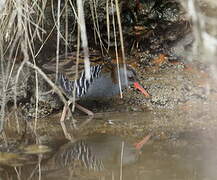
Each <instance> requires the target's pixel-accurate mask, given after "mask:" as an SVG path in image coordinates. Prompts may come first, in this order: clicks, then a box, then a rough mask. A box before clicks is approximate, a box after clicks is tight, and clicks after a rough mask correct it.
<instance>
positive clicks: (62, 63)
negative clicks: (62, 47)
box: [42, 51, 104, 81]
mask: <svg viewBox="0 0 217 180" xmlns="http://www.w3.org/2000/svg"><path fill="white" fill-rule="evenodd" d="M89 59H90V63H91V66H94V65H97V64H103V63H104V61H103V57H102V56H101V53H100V52H99V51H91V52H90V53H89ZM76 61H77V59H76V52H72V53H69V54H68V55H67V56H65V55H60V56H59V62H58V73H62V74H64V76H65V77H66V78H67V79H68V80H72V81H73V80H75V79H77V78H79V76H80V74H81V72H82V71H84V55H83V52H81V53H80V55H79V59H78V61H79V63H78V67H76ZM56 63H57V59H56V58H53V59H51V60H50V61H49V62H48V63H46V64H44V65H43V66H42V68H43V70H45V72H46V73H47V74H48V75H49V76H51V77H53V78H54V77H55V74H56ZM76 69H78V77H76Z"/></svg>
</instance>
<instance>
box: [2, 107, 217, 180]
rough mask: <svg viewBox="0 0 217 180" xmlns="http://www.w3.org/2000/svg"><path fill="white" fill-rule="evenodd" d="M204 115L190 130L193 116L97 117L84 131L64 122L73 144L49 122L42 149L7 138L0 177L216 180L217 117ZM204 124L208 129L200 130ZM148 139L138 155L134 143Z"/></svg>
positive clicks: (41, 134)
mask: <svg viewBox="0 0 217 180" xmlns="http://www.w3.org/2000/svg"><path fill="white" fill-rule="evenodd" d="M197 109H198V108H197ZM198 110H199V111H200V112H201V109H198ZM205 111H206V110H204V112H203V113H202V114H203V115H202V114H200V115H199V117H200V118H201V119H198V121H196V122H195V119H194V120H193V119H192V122H191V123H193V126H191V127H190V128H188V127H189V124H190V123H189V121H191V118H190V115H189V116H186V113H184V112H182V113H181V111H179V113H177V111H176V112H174V111H169V110H167V111H165V110H158V111H155V112H153V111H149V112H144V113H136V112H135V113H105V114H97V115H96V116H95V118H94V119H92V120H91V121H90V122H89V123H88V124H86V125H85V127H82V128H80V130H73V129H72V128H70V124H71V121H67V122H66V127H67V130H68V131H69V133H70V134H71V135H74V134H76V135H74V137H75V138H74V139H73V140H72V141H69V140H66V139H65V138H64V136H63V133H62V131H61V128H60V124H59V123H58V120H59V119H58V118H56V119H54V118H53V119H52V121H51V119H48V121H50V124H49V126H50V128H52V130H53V132H52V130H49V128H48V127H47V128H45V129H46V131H43V130H41V132H40V131H38V137H37V140H38V141H39V142H40V145H37V144H36V143H35V142H36V139H34V137H33V138H32V137H31V138H30V137H28V136H27V138H26V139H24V140H23V141H22V142H18V140H14V141H12V140H10V139H9V141H8V142H9V147H10V148H3V143H2V144H1V150H2V153H0V164H1V168H0V174H1V178H2V179H40V178H41V179H120V177H122V179H125V180H128V179H129V180H130V179H138V180H140V179H141V180H142V179H151V180H152V179H153V180H158V179H161V180H168V179H177V180H178V179H180V180H181V179H182V180H183V179H184V180H189V179H190V180H194V179H195V180H205V179H206V180H208V179H216V176H217V173H216V168H217V158H216V157H217V145H216V137H217V133H216V131H215V129H214V127H213V124H212V125H211V124H210V122H211V121H212V119H213V116H207V113H206V112H205ZM175 114H176V115H175ZM195 114H198V112H197V113H196V112H195ZM191 117H192V116H191ZM194 118H195V117H194ZM84 119H85V118H83V119H79V122H82V121H83V120H84ZM202 119H203V120H204V121H205V120H207V126H205V125H204V124H203V126H201V125H197V124H198V122H199V121H202ZM79 122H77V125H79ZM160 122H161V123H160ZM165 122H167V123H165ZM169 122H171V124H170V123H169ZM177 122H179V123H177ZM213 123H214V124H216V122H215V121H214V120H213ZM44 124H46V122H44ZM44 124H43V125H42V126H43V127H44V126H45V125H44ZM163 124H164V125H163ZM39 126H40V125H39ZM39 129H40V128H39ZM71 130H72V131H71ZM72 132H74V134H73V133H72ZM54 134H55V135H54ZM87 134H89V135H88V136H87ZM147 135H151V138H150V139H148V140H147V142H146V143H145V144H144V146H143V147H142V149H140V150H137V149H136V148H135V143H137V142H139V141H140V140H141V139H142V138H143V137H144V136H147ZM76 137H78V138H76ZM122 149H123V153H122ZM121 157H123V160H122V165H123V167H122V165H121ZM121 167H122V168H121ZM121 173H122V176H121Z"/></svg>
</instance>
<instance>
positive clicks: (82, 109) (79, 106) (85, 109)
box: [75, 103, 94, 116]
mask: <svg viewBox="0 0 217 180" xmlns="http://www.w3.org/2000/svg"><path fill="white" fill-rule="evenodd" d="M75 107H76V108H78V109H79V110H80V111H83V112H84V113H86V114H87V115H88V116H93V115H94V113H93V112H92V111H90V110H89V109H87V108H85V107H83V106H81V105H79V104H77V103H75Z"/></svg>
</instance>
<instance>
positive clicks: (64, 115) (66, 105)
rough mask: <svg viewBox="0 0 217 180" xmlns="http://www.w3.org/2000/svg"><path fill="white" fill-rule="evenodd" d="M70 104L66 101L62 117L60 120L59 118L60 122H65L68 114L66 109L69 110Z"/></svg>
mask: <svg viewBox="0 0 217 180" xmlns="http://www.w3.org/2000/svg"><path fill="white" fill-rule="evenodd" d="M71 103H72V102H71V101H70V100H68V101H67V103H65V104H64V107H63V111H62V115H61V118H60V122H63V121H65V119H66V114H67V112H68V108H69V105H70V104H71Z"/></svg>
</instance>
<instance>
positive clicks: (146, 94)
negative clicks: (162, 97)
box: [133, 82, 150, 97]
mask: <svg viewBox="0 0 217 180" xmlns="http://www.w3.org/2000/svg"><path fill="white" fill-rule="evenodd" d="M133 85H134V88H135V89H138V90H139V91H141V93H142V94H144V95H145V96H146V97H150V95H149V94H148V92H147V91H146V90H145V89H144V88H143V87H142V86H141V85H140V84H139V83H138V82H134V84H133Z"/></svg>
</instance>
